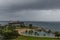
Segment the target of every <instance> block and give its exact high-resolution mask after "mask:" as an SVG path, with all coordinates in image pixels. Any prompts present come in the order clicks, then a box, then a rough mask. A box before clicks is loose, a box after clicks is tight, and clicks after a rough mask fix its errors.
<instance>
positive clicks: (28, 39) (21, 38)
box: [13, 36, 60, 40]
mask: <svg viewBox="0 0 60 40" xmlns="http://www.w3.org/2000/svg"><path fill="white" fill-rule="evenodd" d="M13 40H60V38H59V39H58V38H41V37H28V36H19V37H18V38H16V39H13Z"/></svg>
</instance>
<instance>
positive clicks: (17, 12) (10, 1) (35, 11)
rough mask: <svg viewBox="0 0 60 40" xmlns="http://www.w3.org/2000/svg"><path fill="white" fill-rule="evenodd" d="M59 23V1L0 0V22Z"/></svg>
mask: <svg viewBox="0 0 60 40" xmlns="http://www.w3.org/2000/svg"><path fill="white" fill-rule="evenodd" d="M2 20H3V21H4V20H20V21H60V0H0V21H2Z"/></svg>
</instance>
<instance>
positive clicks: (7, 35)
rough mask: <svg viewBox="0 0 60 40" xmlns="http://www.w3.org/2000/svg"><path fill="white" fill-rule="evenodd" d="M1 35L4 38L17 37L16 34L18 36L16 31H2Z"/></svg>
mask: <svg viewBox="0 0 60 40" xmlns="http://www.w3.org/2000/svg"><path fill="white" fill-rule="evenodd" d="M3 35H4V40H5V39H13V38H17V37H18V36H20V35H19V34H18V32H17V31H11V32H5V33H3Z"/></svg>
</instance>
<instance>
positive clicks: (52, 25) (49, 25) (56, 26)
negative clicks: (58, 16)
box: [0, 21, 60, 32]
mask: <svg viewBox="0 0 60 40" xmlns="http://www.w3.org/2000/svg"><path fill="white" fill-rule="evenodd" d="M8 22H9V21H0V24H2V25H6V24H8ZM24 23H25V25H27V26H28V25H29V24H33V26H37V27H43V28H45V29H50V30H52V31H59V32H60V22H36V21H24Z"/></svg>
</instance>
